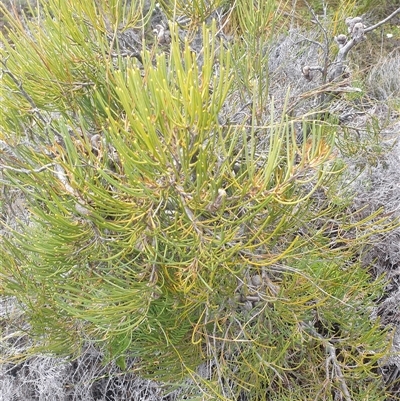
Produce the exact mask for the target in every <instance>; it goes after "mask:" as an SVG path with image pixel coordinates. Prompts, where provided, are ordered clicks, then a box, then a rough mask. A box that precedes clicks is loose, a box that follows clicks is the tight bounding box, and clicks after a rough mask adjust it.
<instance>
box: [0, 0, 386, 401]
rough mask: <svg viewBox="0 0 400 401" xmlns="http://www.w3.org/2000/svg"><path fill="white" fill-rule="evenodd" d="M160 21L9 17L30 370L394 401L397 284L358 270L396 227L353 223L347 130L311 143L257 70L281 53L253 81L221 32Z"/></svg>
mask: <svg viewBox="0 0 400 401" xmlns="http://www.w3.org/2000/svg"><path fill="white" fill-rule="evenodd" d="M246 4H248V3H246ZM271 4H272V2H271ZM105 5H107V7H105ZM244 8H245V7H244ZM153 11H154V10H153V6H152V5H150V8H149V7H148V5H147V7H144V4H142V2H140V1H138V2H132V3H131V2H119V1H109V2H107V4H106V3H103V2H98V1H89V2H88V1H83V0H82V1H81V0H75V1H72V0H66V1H64V2H58V1H55V0H49V1H46V2H43V3H42V4H41V9H40V11H38V14H37V17H36V18H35V19H33V20H31V21H26V20H24V21H15V22H12V21H10V23H11V24H12V29H11V30H10V32H9V34H8V38H7V40H4V49H2V50H1V52H2V56H4V62H3V81H2V83H1V85H2V93H3V95H2V97H1V99H0V100H1V106H2V109H3V111H4V114H3V117H4V118H3V119H2V121H1V125H0V126H1V132H2V140H3V141H4V143H5V148H4V151H3V154H2V164H1V169H2V175H3V178H2V182H3V185H5V186H6V188H16V189H18V190H19V191H21V193H22V194H23V197H24V200H25V202H26V204H27V207H28V209H29V214H30V215H29V224H26V225H20V226H19V227H16V228H14V229H13V228H11V227H5V230H6V235H5V236H4V237H3V238H2V240H1V248H2V251H3V254H4V257H3V259H2V260H1V262H0V274H1V277H2V282H1V286H0V290H1V293H2V295H3V296H11V297H15V299H16V300H17V302H18V303H19V305H20V308H21V310H22V311H23V314H24V318H25V321H26V322H28V323H29V331H28V334H29V338H30V341H32V347H31V349H30V353H28V355H29V354H30V355H32V354H34V353H39V352H41V353H50V354H57V355H63V356H68V357H77V356H79V355H80V353H81V352H82V347H83V346H84V345H85V344H90V345H93V346H96V347H97V348H98V349H100V350H101V351H102V352H104V353H105V355H106V356H107V358H108V360H110V361H111V360H113V361H116V363H117V364H118V366H119V367H120V368H121V369H126V368H127V367H128V366H130V368H131V369H132V365H131V361H132V360H134V362H135V363H134V365H133V366H134V367H133V369H134V371H135V373H137V374H139V375H141V376H142V377H146V378H151V379H155V380H158V381H161V382H164V383H169V384H170V385H176V384H179V383H180V382H181V381H182V380H184V379H185V378H188V377H189V378H190V379H191V384H192V387H193V388H194V390H193V391H194V393H196V392H197V393H198V394H202V397H203V399H211V398H213V399H215V398H219V399H226V400H228V399H239V398H240V399H251V400H254V399H269V397H270V395H271V394H274V397H275V399H279V400H282V401H284V400H288V399H302V400H313V399H316V398H318V399H327V400H328V399H335V397H336V396H338V394H341V396H342V397H343V399H345V400H350V399H366V397H367V396H368V397H370V398H369V399H383V398H382V397H383V394H384V391H383V389H382V386H381V385H380V384H379V381H378V380H376V379H377V366H378V361H379V359H380V358H381V357H382V356H383V355H384V354H385V353H386V352H387V333H386V332H385V330H382V328H381V327H380V326H379V322H378V321H372V320H371V318H370V315H371V311H372V306H373V301H374V300H375V299H376V298H377V297H378V296H379V294H380V292H381V290H382V285H381V282H380V281H379V280H378V281H373V280H371V277H370V276H369V274H368V272H367V271H366V270H364V269H362V268H361V267H360V260H361V256H360V255H361V254H362V253H363V251H364V249H365V247H366V246H367V245H368V239H369V238H370V236H371V235H373V234H377V233H380V232H384V231H386V230H388V229H389V228H390V224H388V223H387V222H386V220H385V218H384V216H380V211H378V212H374V213H372V214H370V215H367V216H363V217H362V213H361V212H360V211H359V210H352V208H351V198H350V197H349V195H348V193H347V191H346V188H347V185H346V180H344V179H343V177H344V174H345V172H346V165H345V163H344V161H343V160H342V159H341V158H340V154H339V152H338V151H337V148H336V145H335V143H336V133H337V129H338V126H337V122H336V121H335V119H334V118H331V119H329V118H328V119H326V120H325V121H323V120H314V121H306V122H304V124H303V126H302V129H301V131H300V133H299V132H296V129H295V127H298V124H297V123H299V121H300V125H301V117H296V118H295V119H294V118H292V117H290V116H289V114H288V112H287V106H285V104H283V106H281V109H280V111H279V113H278V115H277V113H276V112H275V109H274V104H275V103H274V99H273V98H272V99H270V98H269V96H268V83H267V82H265V81H264V80H263V77H262V76H261V75H258V74H260V73H261V72H262V71H263V70H264V69H265V70H266V66H267V65H268V53H265V55H262V56H261V57H258V58H257V63H256V64H254V65H253V67H254V68H252V69H251V74H252V75H251V77H250V78H251V79H249V80H246V79H245V78H246V77H245V76H244V72H245V70H246V69H245V68H244V67H243V63H244V62H245V61H244V59H243V53H241V52H242V51H243V49H241V48H240V46H239V44H238V43H239V42H236V43H234V44H233V45H231V43H229V42H228V41H225V42H223V41H221V40H220V39H218V35H217V29H216V26H215V22H214V23H213V24H211V25H209V26H207V25H206V24H203V27H202V29H201V32H200V33H198V32H197V33H196V34H195V33H193V32H190V31H186V32H184V31H182V30H180V29H179V28H178V27H177V26H175V25H173V24H171V25H170V26H169V28H167V26H163V24H162V22H163V21H162V18H161V20H159V21H158V22H159V24H158V25H157V27H154V26H151V21H152V18H154V15H156V14H157V13H161V11H160V10H159V9H156V10H155V11H154V12H153ZM195 11H196V10H195ZM242 11H243V10H242ZM4 12H5V13H7V12H6V11H5V10H4ZM182 12H183V11H182ZM193 12H194V11H193V10H191V16H192V19H193ZM196 12H197V11H196ZM273 12H274V7H271V8H270V13H271V14H269V17H270V18H272V19H273V15H274V14H273ZM206 14H207V15H205V14H204V15H203V17H202V18H201V19H206V17H207V16H209V15H211V14H212V13H211V12H207V13H206ZM250 14H251V13H250ZM160 15H164V14H163V13H161V14H160ZM196 15H197V14H196ZM277 15H279V14H277ZM152 16H153V17H152ZM256 17H257V16H256V14H255V15H254V18H255V21H256V19H257V18H256ZM9 18H10V19H11V16H9ZM249 18H250V17H249ZM192 22H193V21H192ZM153 28H154V29H155V33H156V36H155V35H154V32H153ZM190 33H192V34H193V35H190ZM270 35H272V33H271V32H265V36H264V37H263V38H261V39H260V42H258V41H257V40H255V39H254V38H253V41H254V42H253V45H254V46H251V43H250V45H249V42H247V45H249V46H247V45H246V46H244V48H245V49H246V50H248V51H249V52H250V53H249V55H250V57H251V55H254V56H256V54H258V53H259V51H260V44H263V45H264V44H268V41H269V40H270V39H271V36H270ZM195 39H196V41H197V42H196V43H198V42H199V40H200V41H201V46H200V47H198V46H197V47H196V46H195V45H194V44H193V42H192V41H194V40H195ZM231 47H232V49H231ZM196 50H197V53H196ZM231 50H232V51H231ZM249 55H248V56H249ZM259 56H260V55H259ZM250 60H252V58H251V59H250ZM253 90H254V91H253ZM263 91H265V93H263ZM243 95H244V97H247V96H249V97H250V99H251V107H250V113H249V114H248V115H247V113H245V118H243V119H242V120H241V121H239V122H237V121H235V122H233V123H232V122H230V121H229V118H230V117H232V116H235V117H236V118H238V117H237V115H238V114H237V113H240V112H241V111H243V109H244V108H246V107H247V106H246V105H243V104H240V102H239V104H238V102H237V100H236V99H238V98H239V99H240V98H241V96H243ZM252 96H254V97H252ZM287 96H288V97H289V96H290V94H288V95H287ZM283 103H284V102H283ZM295 123H296V125H295ZM189 393H190V391H189V390H188V394H189ZM193 396H195V395H193ZM198 396H199V395H198ZM193 399H194V398H193ZM197 399H198V398H197Z"/></svg>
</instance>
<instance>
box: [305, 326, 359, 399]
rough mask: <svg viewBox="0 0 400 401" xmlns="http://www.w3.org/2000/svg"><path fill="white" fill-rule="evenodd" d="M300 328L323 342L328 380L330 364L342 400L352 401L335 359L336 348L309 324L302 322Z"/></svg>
mask: <svg viewBox="0 0 400 401" xmlns="http://www.w3.org/2000/svg"><path fill="white" fill-rule="evenodd" d="M301 326H303V328H305V329H308V331H310V334H311V335H313V336H314V337H316V338H319V339H320V340H322V341H323V342H324V344H325V349H326V352H327V354H328V355H329V357H328V358H327V360H326V369H327V377H328V378H329V375H328V369H329V363H331V364H332V366H333V371H334V374H335V377H336V378H337V379H338V381H339V383H340V388H341V389H342V393H343V396H344V399H345V400H346V401H352V399H351V395H350V392H349V389H348V388H347V384H346V380H345V378H344V375H343V372H342V369H341V367H340V364H339V362H338V360H337V358H336V348H335V347H334V345H333V344H332V343H331V342H330V341H329V340H328V339H326V338H325V337H323V336H322V335H321V334H319V333H318V332H317V331H316V330H315V328H314V327H312V326H311V325H310V324H308V323H305V322H302V323H301Z"/></svg>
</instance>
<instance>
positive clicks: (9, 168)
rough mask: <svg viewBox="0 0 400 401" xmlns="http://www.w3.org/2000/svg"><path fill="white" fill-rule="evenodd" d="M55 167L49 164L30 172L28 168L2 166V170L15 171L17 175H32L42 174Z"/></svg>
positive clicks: (0, 166) (0, 168)
mask: <svg viewBox="0 0 400 401" xmlns="http://www.w3.org/2000/svg"><path fill="white" fill-rule="evenodd" d="M54 166H55V164H54V163H49V164H46V165H44V166H42V167H40V168H37V169H35V170H29V169H26V168H21V169H19V168H14V167H10V166H5V165H4V164H0V170H10V171H14V172H15V173H22V174H32V173H40V172H42V171H43V170H46V169H47V168H50V167H54Z"/></svg>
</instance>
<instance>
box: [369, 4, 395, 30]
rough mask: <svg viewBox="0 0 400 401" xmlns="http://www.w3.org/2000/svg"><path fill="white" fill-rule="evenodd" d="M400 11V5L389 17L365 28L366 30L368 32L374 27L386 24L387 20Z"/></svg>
mask: <svg viewBox="0 0 400 401" xmlns="http://www.w3.org/2000/svg"><path fill="white" fill-rule="evenodd" d="M399 13H400V7H399V8H398V9H397V10H396V11H394V12H392V14H390V15H389V16H388V17H386V18H385V19H383V20H382V21H379V22H378V23H376V24H375V25H372V26H369V27H368V28H365V29H364V32H365V33H367V32H371V31H373V30H374V29H376V28H378V27H380V26H381V25H383V24H385V23H386V22H388V21H389V20H390V19H392V18H393V17H394V16H396V15H397V14H399Z"/></svg>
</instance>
